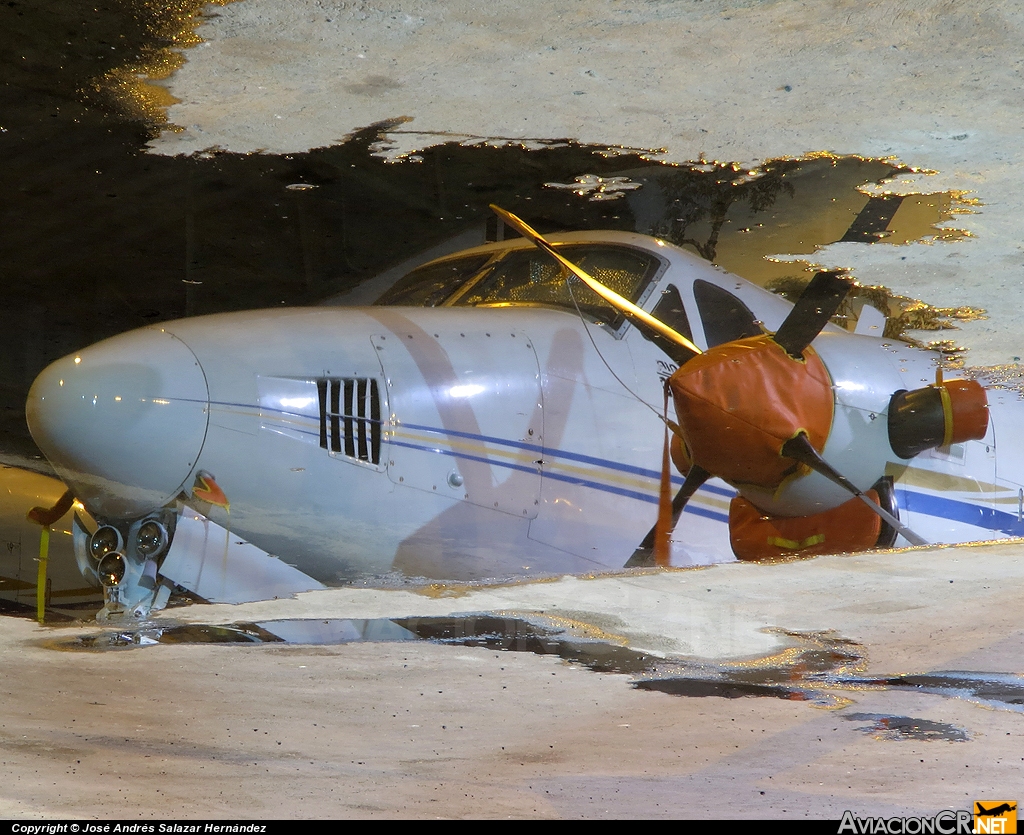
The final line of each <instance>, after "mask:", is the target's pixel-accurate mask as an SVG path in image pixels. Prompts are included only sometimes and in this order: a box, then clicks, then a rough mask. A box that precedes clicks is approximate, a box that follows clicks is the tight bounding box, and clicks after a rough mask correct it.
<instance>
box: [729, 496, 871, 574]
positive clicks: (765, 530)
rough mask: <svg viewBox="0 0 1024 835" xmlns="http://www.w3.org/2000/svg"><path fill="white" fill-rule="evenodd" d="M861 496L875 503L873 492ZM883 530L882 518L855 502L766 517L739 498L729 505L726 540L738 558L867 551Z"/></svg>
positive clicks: (768, 557) (775, 557) (773, 557)
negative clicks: (801, 513) (809, 512)
mask: <svg viewBox="0 0 1024 835" xmlns="http://www.w3.org/2000/svg"><path fill="white" fill-rule="evenodd" d="M865 495H866V496H867V497H868V498H869V499H871V501H873V502H875V504H878V493H876V492H875V491H874V490H866V491H865ZM881 532H882V520H881V519H880V518H879V517H878V515H877V514H876V513H875V512H874V511H872V510H871V508H870V507H868V506H867V505H866V504H864V502H862V501H861V500H860V499H858V498H852V499H850V500H849V501H848V502H846V503H845V504H841V505H839V507H834V508H832V510H826V511H824V512H823V513H816V514H815V515H814V516H792V517H787V516H765V515H764V514H763V513H761V511H760V510H758V509H757V508H756V507H754V505H752V504H751V503H750V502H748V501H747V500H746V499H744V498H743V497H742V496H736V498H734V499H733V500H732V503H731V504H730V505H729V541H730V542H731V543H732V550H733V553H734V554H735V555H736V557H737V559H741V560H765V559H778V558H780V557H789V556H795V555H798V556H802V557H803V556H812V555H815V554H845V553H850V552H853V551H866V550H867V549H868V548H874V547H875V545H876V544H877V543H878V538H879V535H880V534H881Z"/></svg>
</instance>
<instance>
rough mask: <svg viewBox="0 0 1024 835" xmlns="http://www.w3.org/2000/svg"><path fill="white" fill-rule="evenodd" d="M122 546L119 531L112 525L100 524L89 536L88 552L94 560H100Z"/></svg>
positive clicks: (122, 542) (122, 541)
mask: <svg viewBox="0 0 1024 835" xmlns="http://www.w3.org/2000/svg"><path fill="white" fill-rule="evenodd" d="M123 546H124V540H123V539H122V538H121V532H120V531H119V530H118V529H117V528H115V527H113V526H112V525H102V526H101V527H99V528H97V529H96V533H94V534H93V535H92V536H91V537H89V553H90V554H92V558H93V559H94V560H102V559H103V558H104V557H105V556H106V555H107V554H109V553H111V552H113V551H120V550H121V548H122V547H123Z"/></svg>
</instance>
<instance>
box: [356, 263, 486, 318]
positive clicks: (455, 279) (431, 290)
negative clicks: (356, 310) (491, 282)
mask: <svg viewBox="0 0 1024 835" xmlns="http://www.w3.org/2000/svg"><path fill="white" fill-rule="evenodd" d="M491 257H492V256H491V255H489V254H485V255H472V256H469V257H466V258H452V259H450V260H448V261H441V262H440V263H436V264H426V265H425V266H422V267H418V268H416V269H415V270H413V271H412V272H411V273H409V274H408V275H406V276H405V277H404V278H401V279H399V280H398V281H397V282H396V283H395V284H394V285H393V286H392V287H391V289H390V290H388V291H387V292H386V293H384V295H382V296H381V297H380V298H379V299H377V301H375V302H374V304H392V305H405V306H407V307H437V305H439V304H441V302H443V301H444V300H445V299H447V298H448V297H449V296H450V295H451V294H452V293H454V292H455V291H456V290H458V289H459V287H461V286H462V285H463V284H464V283H465V282H466V281H467V280H469V279H470V278H472V277H473V276H474V275H476V274H477V273H478V272H479V271H480V270H481V269H482V268H483V266H484V264H486V263H487V262H488V260H490V258H491Z"/></svg>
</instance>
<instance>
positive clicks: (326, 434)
mask: <svg viewBox="0 0 1024 835" xmlns="http://www.w3.org/2000/svg"><path fill="white" fill-rule="evenodd" d="M316 388H317V392H318V393H319V395H320V446H321V447H322V448H323V449H326V450H329V451H330V452H331V453H332V454H334V455H344V456H346V457H348V458H354V459H356V460H357V461H367V462H369V463H371V464H379V463H380V439H381V417H380V387H379V386H378V383H377V380H376V379H374V378H372V377H371V378H367V377H322V378H320V379H319V380H317V381H316Z"/></svg>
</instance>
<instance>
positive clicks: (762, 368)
mask: <svg viewBox="0 0 1024 835" xmlns="http://www.w3.org/2000/svg"><path fill="white" fill-rule="evenodd" d="M491 208H492V209H493V210H494V211H495V212H496V213H497V214H498V216H499V217H501V218H502V220H504V221H505V223H507V224H508V225H509V226H511V227H512V228H513V229H515V230H517V231H518V232H519V233H520V234H521V235H523V236H524V237H525V238H527V239H528V240H530V241H532V242H533V243H534V244H535V245H536V246H538V247H539V248H541V249H543V250H544V251H545V252H547V253H549V254H550V255H551V256H552V257H553V258H555V259H556V260H557V261H558V262H559V263H561V264H562V265H563V266H564V267H565V268H566V269H567V270H569V271H570V272H571V273H573V274H574V275H576V276H577V277H578V278H579V279H580V280H581V281H583V282H584V283H585V284H587V285H588V286H589V287H590V288H591V289H593V290H594V291H595V292H596V293H598V294H599V295H600V296H602V297H603V298H604V299H605V300H606V301H608V302H609V304H612V305H613V306H615V307H616V308H617V309H619V310H620V311H621V312H622V313H623V314H624V315H625V316H626V317H627V318H629V319H630V321H632V322H633V323H634V325H636V326H637V327H638V328H640V329H641V330H645V331H648V332H651V331H654V332H656V333H658V334H659V335H661V336H662V337H665V338H667V339H669V340H670V342H671V343H672V344H673V345H674V346H675V347H677V348H678V349H680V351H682V352H683V353H682V355H681V357H680V359H681V360H682V361H681V364H680V367H679V369H678V370H677V371H676V372H675V373H674V374H673V375H672V377H670V378H669V380H668V383H667V386H668V390H669V391H670V392H671V395H672V399H673V403H674V405H675V409H676V415H677V419H678V425H676V424H674V423H672V422H671V421H668V420H667V418H666V425H667V426H669V427H670V428H671V429H672V431H673V432H675V433H676V434H677V435H678V436H679V438H680V440H681V441H682V444H683V445H684V447H685V450H684V452H685V457H686V458H687V459H688V462H689V464H690V466H689V467H688V469H687V470H686V473H687V474H686V479H685V481H684V483H683V486H682V488H681V489H680V491H679V492H678V494H677V495H676V496H675V497H674V498H672V497H671V490H670V480H669V477H668V463H667V462H668V452H667V436H666V453H665V455H664V456H663V457H664V460H665V466H664V471H663V476H662V489H661V493H662V495H661V501H660V503H659V507H660V510H659V514H658V524H657V525H656V526H655V528H653V529H652V530H651V531H650V533H649V534H648V536H647V538H646V539H645V540H644V542H643V543H642V544H641V546H640V548H639V549H638V550H637V553H636V554H634V557H633V559H631V560H630V564H633V565H636V564H641V563H643V562H648V561H650V558H651V557H652V556H653V560H654V562H656V563H658V564H660V565H667V564H668V545H669V537H670V534H671V530H672V528H673V527H674V525H675V522H676V521H677V520H678V518H679V516H680V514H681V513H682V510H683V508H684V507H685V505H686V502H687V501H688V500H689V499H690V497H691V496H692V495H693V494H694V493H695V492H696V491H697V489H698V488H699V487H700V486H701V485H702V484H703V483H704V482H705V481H706V480H707V479H709V478H711V477H713V476H717V477H719V478H721V479H723V480H725V481H727V482H728V483H730V484H731V485H733V486H734V487H736V488H737V490H738V491H739V492H740V494H741V495H744V496H745V498H746V499H747V500H749V502H750V503H751V504H753V505H754V507H758V504H759V503H758V497H759V496H764V495H766V491H767V492H768V493H771V494H773V497H774V499H775V501H774V503H773V504H774V513H775V515H781V516H791V517H800V516H812V515H814V514H815V513H816V512H817V508H814V509H808V508H805V507H802V506H800V505H799V503H798V502H794V503H793V505H792V506H791V507H789V508H787V510H788V511H789V512H787V513H783V514H779V513H778V504H779V501H778V498H779V497H780V496H784V495H785V493H786V489H787V486H788V485H789V484H790V483H792V482H794V481H795V480H797V479H800V478H802V477H804V476H808V475H810V474H811V473H812V472H815V473H818V474H820V475H821V476H823V477H824V478H826V479H828V481H829V482H832V483H833V484H836V485H838V486H840V487H841V488H842V489H843V490H844V491H846V492H847V493H849V494H851V495H853V496H854V497H856V499H858V500H860V501H861V502H864V503H865V504H866V505H867V506H868V507H870V509H871V511H872V512H873V513H875V514H877V515H878V516H879V517H880V518H881V519H882V521H884V522H885V523H886V524H888V525H891V526H892V527H893V528H895V529H896V530H897V531H898V532H899V533H900V534H902V535H903V537H904V538H905V539H906V540H907V541H908V542H910V543H911V544H914V545H924V544H927V543H926V542H925V540H924V539H923V538H922V537H920V536H918V535H917V534H916V533H914V532H913V531H912V530H910V529H909V528H907V527H906V526H905V525H903V524H902V523H901V522H900V521H899V519H897V518H896V516H894V515H893V514H892V513H890V512H889V511H887V510H885V509H884V508H882V507H881V506H880V505H879V504H878V503H877V502H876V501H873V500H872V498H871V497H869V496H868V495H867V494H866V493H865V492H864V491H862V490H861V489H859V488H858V487H857V486H856V485H855V484H854V483H853V482H852V481H851V480H850V479H848V478H846V477H845V476H844V475H843V474H842V473H841V472H839V471H838V470H837V469H836V468H835V467H834V466H833V465H832V464H830V463H829V462H828V461H827V460H826V459H825V457H824V454H823V453H824V450H825V446H826V442H827V441H828V439H829V436H830V434H831V432H832V429H833V424H834V419H835V410H836V404H837V400H836V393H835V391H834V389H833V380H832V377H831V375H830V373H829V370H828V368H827V366H826V364H825V362H824V361H823V360H822V358H821V357H820V356H819V354H818V352H816V351H815V350H814V348H813V347H812V344H811V343H812V342H813V341H814V340H815V339H816V338H817V337H818V335H819V334H820V333H821V331H822V329H823V328H824V327H825V325H826V324H827V323H828V321H829V320H830V319H831V318H832V316H834V315H835V313H836V312H837V310H838V309H839V306H840V305H841V304H842V303H843V300H844V299H845V298H846V296H847V294H848V293H849V291H850V288H851V287H852V286H853V282H852V281H851V280H850V279H849V278H848V277H846V276H844V275H842V274H841V273H839V272H834V271H823V272H819V273H817V274H816V275H815V276H814V278H813V279H812V280H811V282H810V283H809V284H808V286H807V288H806V289H805V291H804V293H803V294H802V295H801V296H800V298H799V299H798V300H797V303H796V305H795V306H794V307H793V310H792V311H790V313H789V315H788V316H787V317H786V319H785V321H784V322H783V323H782V325H781V326H780V327H779V329H778V330H777V331H776V332H775V333H774V334H767V333H766V334H763V335H761V336H754V337H748V338H745V339H738V340H734V341H732V342H726V343H724V344H721V345H717V346H715V347H713V348H710V349H708V350H707V351H706V352H701V351H700V349H699V348H697V346H696V345H694V344H693V343H692V342H691V341H690V340H688V339H686V338H685V337H683V336H682V335H680V334H679V333H677V332H676V331H674V330H673V329H672V328H670V327H669V326H668V325H666V324H665V323H663V322H661V321H659V320H657V319H655V318H654V317H653V316H651V315H650V314H648V313H646V312H645V311H643V310H641V309H640V308H637V307H636V306H635V305H632V304H631V303H630V302H629V301H628V300H626V299H624V298H622V297H621V296H619V295H618V294H617V293H614V292H613V291H612V290H610V289H608V288H607V287H605V286H604V285H602V284H601V283H600V282H599V281H597V280H596V279H594V278H593V277H592V276H590V275H588V274H587V273H586V272H585V271H584V270H582V269H580V268H579V267H578V266H576V265H575V264H572V263H571V262H570V261H568V260H567V259H566V258H564V257H563V256H562V255H561V254H560V253H559V252H558V250H557V249H556V248H555V247H553V246H552V245H551V244H550V243H549V242H548V241H546V240H545V239H544V238H543V237H542V236H541V235H540V234H539V233H537V232H536V231H535V230H534V229H532V228H531V227H530V226H528V225H527V224H526V223H525V222H523V221H522V220H521V219H520V218H518V217H516V216H515V215H513V214H511V213H510V212H507V211H505V210H503V209H500V208H498V207H497V206H492V207H491ZM889 411H890V417H889V434H890V446H891V447H892V448H893V449H894V450H895V452H896V454H897V455H899V456H900V457H904V458H909V457H911V456H912V455H916V454H918V453H919V452H921V451H923V450H924V449H928V448H931V447H934V446H939V445H942V444H945V445H948V444H949V443H958V442H962V441H964V440H969V439H976V438H981V437H984V434H985V431H986V429H987V425H988V412H987V401H986V399H985V394H984V389H982V387H981V386H980V385H979V384H978V383H976V382H974V381H967V380H958V381H951V383H950V384H949V385H944V384H943V383H942V382H941V380H940V381H937V383H936V385H935V386H928V387H926V388H925V389H919V390H915V391H914V392H905V391H901V392H896V393H895V394H894V395H893V399H892V406H891V407H890V410H889ZM907 453H909V454H907ZM882 474H883V473H882V472H878V473H877V475H876V476H874V477H875V478H880V477H881V476H882ZM840 503H841V502H840ZM840 503H833V506H834V507H835V506H838V504H840ZM828 509H830V508H826V510H828ZM761 510H762V511H763V510H765V508H763V507H762V508H761ZM869 518H870V517H869ZM876 526H877V523H876ZM818 539H821V538H820V537H819V538H818ZM734 541H735V540H734Z"/></svg>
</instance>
